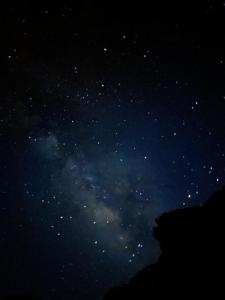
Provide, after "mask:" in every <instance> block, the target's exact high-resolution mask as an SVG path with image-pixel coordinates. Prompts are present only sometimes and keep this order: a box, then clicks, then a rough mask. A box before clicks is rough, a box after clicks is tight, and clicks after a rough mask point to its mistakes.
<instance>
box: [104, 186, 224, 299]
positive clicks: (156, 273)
mask: <svg viewBox="0 0 225 300" xmlns="http://www.w3.org/2000/svg"><path fill="white" fill-rule="evenodd" d="M156 224H157V225H156V227H155V228H154V231H153V232H154V237H155V238H156V239H157V240H158V241H159V243H160V248H161V255H160V257H159V259H158V261H157V262H156V263H155V264H152V265H150V266H147V267H146V268H144V269H143V270H142V271H140V272H138V273H137V274H136V275H135V276H134V277H133V278H132V279H131V280H130V281H129V282H128V283H127V284H123V285H121V286H118V287H114V288H112V289H111V290H110V291H109V292H108V293H107V294H106V295H105V296H104V300H120V299H153V300H154V299H161V298H162V297H166V298H170V297H171V299H172V298H175V299H186V298H187V299H188V298H189V299H195V298H196V297H200V299H202V298H203V297H210V298H211V299H219V298H221V297H223V296H224V294H225V293H224V291H225V284H224V270H225V269H224V255H225V251H224V250H225V246H224V245H225V243H224V242H225V226H224V225H225V188H223V189H222V190H221V191H219V192H217V193H215V194H214V195H213V196H212V197H210V198H209V200H208V201H207V202H206V203H205V204H203V205H199V206H196V207H191V208H184V209H178V210H175V211H171V212H169V213H165V214H163V215H161V216H160V217H159V218H158V219H156Z"/></svg>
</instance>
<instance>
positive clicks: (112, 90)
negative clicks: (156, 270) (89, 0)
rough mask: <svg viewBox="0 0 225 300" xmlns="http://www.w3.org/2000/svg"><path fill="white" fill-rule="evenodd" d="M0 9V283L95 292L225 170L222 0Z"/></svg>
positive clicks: (148, 254)
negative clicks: (162, 220) (160, 219)
mask: <svg viewBox="0 0 225 300" xmlns="http://www.w3.org/2000/svg"><path fill="white" fill-rule="evenodd" d="M0 15H1V21H0V22H1V46H0V57H1V88H0V140H1V143H0V169H1V180H0V197H1V200H0V219H1V226H0V245H1V247H0V251H1V252H0V254H1V255H0V269H1V271H0V272H1V285H2V286H1V293H2V295H4V294H8V293H9V292H11V293H18V294H19V293H23V294H29V295H36V296H38V297H40V298H41V299H75V298H76V299H81V300H82V299H94V300H97V299H100V298H101V297H102V295H103V294H104V292H105V291H106V290H107V289H108V288H109V287H112V286H114V285H116V284H120V283H123V282H126V281H127V280H128V279H129V278H131V277H132V276H133V275H134V274H135V273H136V272H137V271H138V270H141V269H142V268H143V267H145V266H147V265H148V264H150V263H152V262H154V261H155V260H156V259H157V257H158V255H159V253H160V252H159V247H158V244H157V242H156V241H155V240H154V239H153V237H152V227H153V226H154V220H155V218H156V217H157V216H159V215H160V214H161V213H163V212H166V211H169V210H172V209H175V208H181V207H187V206H192V205H196V204H200V203H202V202H204V201H205V200H206V199H207V197H208V196H210V194H212V193H213V192H215V191H216V190H218V189H219V188H221V187H222V186H223V184H224V182H225V164H224V163H225V140H224V132H225V85H224V78H225V46H224V45H225V34H224V28H225V3H223V2H222V1H221V2H220V1H199V3H198V5H197V4H196V3H195V4H191V3H190V2H188V3H185V2H184V3H180V4H179V3H178V2H174V3H171V2H170V3H169V2H162V3H159V4H156V3H155V4H154V5H153V4H151V5H149V7H147V6H138V7H137V6H135V5H133V6H132V5H129V8H128V7H126V6H125V5H124V7H122V6H119V7H118V6H116V5H115V6H113V5H112V6H110V5H105V6H93V7H90V6H89V7H85V6H83V7H82V6H79V7H78V5H75V4H74V3H73V1H65V2H61V3H59V4H55V5H54V6H52V4H47V2H46V3H45V4H41V3H35V4H34V3H32V4H31V3H26V5H24V6H23V5H22V4H21V2H20V3H17V4H14V5H11V6H8V7H6V8H4V9H3V8H2V10H1V13H0Z"/></svg>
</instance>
